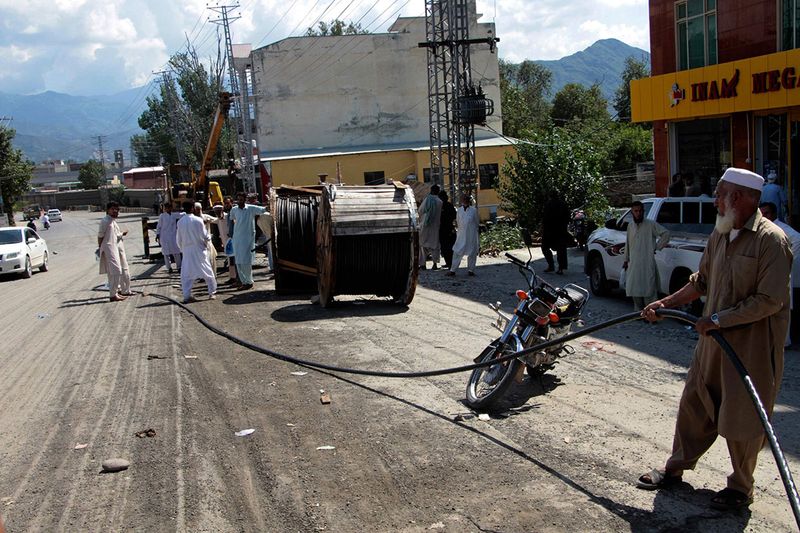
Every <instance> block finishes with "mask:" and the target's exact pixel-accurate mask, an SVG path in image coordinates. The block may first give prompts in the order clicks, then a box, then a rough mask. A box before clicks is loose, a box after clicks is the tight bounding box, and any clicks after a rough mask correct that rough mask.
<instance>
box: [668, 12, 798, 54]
mask: <svg viewBox="0 0 800 533" xmlns="http://www.w3.org/2000/svg"><path fill="white" fill-rule="evenodd" d="M784 1H788V0H784ZM794 1H797V0H794ZM675 30H676V43H677V53H678V70H686V69H690V68H697V67H704V66H706V65H716V64H717V0H686V1H685V2H676V3H675Z"/></svg>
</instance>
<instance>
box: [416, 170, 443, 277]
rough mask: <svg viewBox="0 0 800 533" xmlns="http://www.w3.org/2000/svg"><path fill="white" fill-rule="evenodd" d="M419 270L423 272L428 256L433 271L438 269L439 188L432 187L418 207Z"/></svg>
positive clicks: (440, 211)
mask: <svg viewBox="0 0 800 533" xmlns="http://www.w3.org/2000/svg"><path fill="white" fill-rule="evenodd" d="M418 215H419V268H420V270H425V263H426V262H427V258H428V254H430V255H431V259H432V260H433V269H434V270H437V269H438V268H439V264H438V263H439V253H440V244H439V225H440V223H441V219H442V201H441V200H440V199H439V186H438V185H432V186H431V192H430V194H428V196H426V197H425V199H424V200H423V201H422V203H421V204H420V206H419V212H418Z"/></svg>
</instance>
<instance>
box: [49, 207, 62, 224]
mask: <svg viewBox="0 0 800 533" xmlns="http://www.w3.org/2000/svg"><path fill="white" fill-rule="evenodd" d="M47 218H49V219H50V222H61V211H59V210H58V209H50V210H49V211H47Z"/></svg>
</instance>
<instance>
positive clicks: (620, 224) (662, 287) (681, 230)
mask: <svg viewBox="0 0 800 533" xmlns="http://www.w3.org/2000/svg"><path fill="white" fill-rule="evenodd" d="M642 203H643V204H644V216H645V218H649V219H650V220H655V221H656V222H658V223H659V224H661V225H662V226H664V227H665V228H666V229H668V230H669V231H670V234H671V238H670V241H669V244H667V246H666V248H664V249H663V250H659V251H658V252H656V267H657V268H658V278H659V288H658V292H659V293H661V294H671V293H673V292H675V291H676V290H678V289H680V288H681V287H683V286H684V285H685V284H686V282H687V281H688V280H689V275H690V274H691V273H692V272H696V271H697V269H698V268H699V266H700V257H701V256H702V255H703V250H705V247H706V242H707V241H708V236H709V235H710V234H711V232H712V231H713V229H714V223H715V222H716V218H717V209H716V208H715V207H714V199H713V198H709V197H708V196H700V197H686V198H648V199H646V200H642ZM632 220H633V215H632V214H631V211H630V209H628V210H626V211H625V213H624V214H623V215H622V216H620V217H619V218H616V219H611V220H609V221H607V222H606V225H605V227H603V228H600V229H598V230H595V231H594V232H593V233H592V234H591V235H590V236H589V240H588V242H587V252H586V258H585V266H584V269H585V272H586V274H588V276H589V285H590V286H591V289H592V292H593V293H594V294H596V295H598V296H606V295H608V294H609V292H610V290H611V289H612V288H614V287H618V286H619V279H620V271H621V270H622V263H623V262H624V261H625V241H626V230H627V228H628V224H629V223H630V222H631V221H632Z"/></svg>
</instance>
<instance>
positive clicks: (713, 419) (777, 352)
mask: <svg viewBox="0 0 800 533" xmlns="http://www.w3.org/2000/svg"><path fill="white" fill-rule="evenodd" d="M763 185H764V179H763V178H762V177H761V176H759V175H758V174H755V173H753V172H750V171H748V170H743V169H738V168H729V169H728V170H726V171H725V173H724V174H723V176H722V178H720V181H719V183H718V185H717V193H716V199H715V202H714V203H715V205H716V207H717V211H718V213H719V214H718V216H717V223H716V227H715V229H714V232H713V233H712V234H711V236H710V237H709V240H708V245H707V246H706V249H705V251H704V252H703V257H702V258H701V260H700V269H699V271H698V272H695V273H694V274H692V275H691V276H690V278H689V282H688V283H687V284H686V285H685V286H684V287H683V288H681V289H680V290H678V291H677V292H675V293H673V294H670V295H669V296H667V297H665V298H663V299H661V300H658V301H655V302H653V303H651V304H650V305H648V306H647V307H645V308H644V310H643V311H642V316H643V317H644V318H646V319H647V320H650V321H653V320H658V317H657V316H656V313H655V312H656V310H657V309H660V308H670V307H678V306H681V305H684V304H687V303H689V302H692V301H694V300H695V299H697V298H699V297H700V296H701V295H705V296H706V303H705V307H704V309H703V316H702V318H700V319H699V320H698V321H697V324H696V326H695V327H696V329H697V332H698V333H699V334H700V340H699V341H698V343H697V347H696V348H695V353H694V358H693V359H692V364H691V366H690V368H689V373H688V374H687V376H686V384H685V387H684V389H683V395H682V396H681V400H680V405H679V407H678V418H677V421H676V423H675V437H674V440H673V444H672V455H671V456H670V457H669V459H668V460H667V462H666V465H665V467H664V469H662V470H653V471H651V472H649V473H647V474H644V475H642V476H641V477H639V480H638V482H637V486H638V487H639V488H642V489H647V490H654V489H662V488H667V487H670V486H675V485H677V484H678V483H679V482H680V481H681V476H682V475H683V471H684V470H693V469H694V467H695V465H696V464H697V461H698V460H699V459H700V457H701V456H702V455H703V454H704V453H705V452H706V451H707V450H708V449H709V448H710V447H711V445H712V444H713V442H714V441H715V440H716V438H717V435H721V436H723V437H725V439H726V441H727V444H728V453H729V455H730V459H731V465H732V467H733V473H732V474H730V475H729V476H728V483H727V488H725V489H723V490H721V491H719V492H717V493H716V494H715V495H714V496H713V498H712V499H711V506H712V507H713V508H715V509H720V510H726V511H733V510H736V509H739V508H742V507H746V506H748V505H750V503H752V501H753V482H754V480H753V472H754V471H755V467H756V461H757V459H758V452H759V451H760V450H761V447H762V446H763V445H764V442H765V434H764V430H763V428H762V426H761V423H760V420H759V418H758V415H757V414H756V410H755V409H754V407H753V404H752V402H751V400H750V398H749V396H748V394H747V391H746V390H745V387H744V385H743V384H742V383H741V379H740V377H739V376H738V374H737V373H736V370H735V368H734V367H733V365H732V364H731V363H730V361H728V360H727V358H726V356H725V354H724V352H723V350H722V348H721V347H720V346H719V345H718V344H717V342H716V341H714V339H712V338H711V337H710V336H708V333H709V331H711V330H715V329H716V330H720V332H721V334H722V336H723V337H724V338H725V339H726V340H727V341H728V342H729V343H730V345H731V346H732V347H733V349H734V350H735V351H736V353H737V355H738V356H739V357H740V358H741V360H742V362H743V363H744V365H745V367H746V368H747V371H748V372H749V374H750V376H751V377H752V380H753V383H754V385H755V388H756V390H757V391H758V394H759V396H760V397H761V400H762V401H763V403H764V407H765V409H766V410H767V413H768V414H770V415H771V413H772V408H773V406H774V405H775V397H776V396H777V394H778V388H779V386H780V382H781V376H782V374H783V342H784V339H785V338H786V330H787V328H788V326H789V273H790V272H791V268H792V252H791V249H790V247H789V242H788V240H787V239H786V236H785V235H784V234H783V232H782V231H781V230H780V229H779V228H778V227H776V226H775V225H774V224H772V223H771V222H770V221H769V220H767V219H766V218H764V217H763V216H762V215H761V212H760V211H759V210H758V204H759V198H760V196H761V189H762V187H763Z"/></svg>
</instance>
